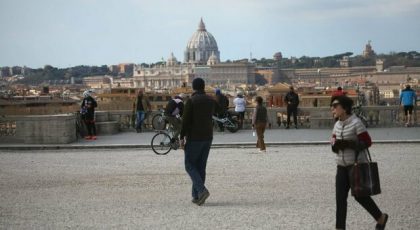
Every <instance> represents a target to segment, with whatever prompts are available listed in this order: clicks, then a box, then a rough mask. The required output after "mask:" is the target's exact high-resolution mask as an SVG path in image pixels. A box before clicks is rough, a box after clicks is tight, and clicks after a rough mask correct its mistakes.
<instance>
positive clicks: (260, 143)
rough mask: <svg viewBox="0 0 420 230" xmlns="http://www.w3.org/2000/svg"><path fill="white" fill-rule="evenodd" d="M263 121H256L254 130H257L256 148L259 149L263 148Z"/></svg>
mask: <svg viewBox="0 0 420 230" xmlns="http://www.w3.org/2000/svg"><path fill="white" fill-rule="evenodd" d="M265 126H266V124H265V123H257V124H256V130H257V148H260V150H265V143H264V131H265Z"/></svg>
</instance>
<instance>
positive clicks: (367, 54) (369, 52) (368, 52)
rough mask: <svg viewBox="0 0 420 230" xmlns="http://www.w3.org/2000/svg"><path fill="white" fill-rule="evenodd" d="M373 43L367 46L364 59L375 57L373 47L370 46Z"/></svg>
mask: <svg viewBox="0 0 420 230" xmlns="http://www.w3.org/2000/svg"><path fill="white" fill-rule="evenodd" d="M370 43H371V41H370V40H369V41H368V43H367V44H366V46H365V50H363V57H365V58H369V57H373V56H375V51H373V49H372V45H371V44H370Z"/></svg>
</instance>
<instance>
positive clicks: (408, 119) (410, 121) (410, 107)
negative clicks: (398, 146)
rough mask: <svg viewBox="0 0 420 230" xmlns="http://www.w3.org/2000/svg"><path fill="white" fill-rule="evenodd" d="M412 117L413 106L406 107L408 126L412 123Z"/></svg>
mask: <svg viewBox="0 0 420 230" xmlns="http://www.w3.org/2000/svg"><path fill="white" fill-rule="evenodd" d="M412 115H413V106H409V107H408V116H407V123H408V125H411V124H413V122H412V117H413V116H412Z"/></svg>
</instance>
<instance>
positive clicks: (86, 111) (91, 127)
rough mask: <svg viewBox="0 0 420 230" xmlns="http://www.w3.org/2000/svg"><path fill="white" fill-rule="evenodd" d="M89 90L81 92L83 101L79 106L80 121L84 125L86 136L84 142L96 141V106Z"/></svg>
mask: <svg viewBox="0 0 420 230" xmlns="http://www.w3.org/2000/svg"><path fill="white" fill-rule="evenodd" d="M91 93H92V91H91V90H86V91H85V92H83V101H82V104H81V106H80V107H81V109H80V113H81V114H82V120H83V122H84V123H85V125H86V129H87V132H88V135H87V136H85V139H86V140H96V126H95V108H96V107H97V106H98V104H97V103H96V100H95V99H94V98H93V97H92V95H91Z"/></svg>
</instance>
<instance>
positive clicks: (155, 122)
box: [152, 109, 168, 130]
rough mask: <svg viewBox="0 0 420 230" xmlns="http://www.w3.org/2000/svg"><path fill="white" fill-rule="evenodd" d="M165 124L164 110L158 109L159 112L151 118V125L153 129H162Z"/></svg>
mask: <svg viewBox="0 0 420 230" xmlns="http://www.w3.org/2000/svg"><path fill="white" fill-rule="evenodd" d="M167 124H168V121H167V120H166V115H165V110H163V109H160V110H159V113H158V114H156V115H154V116H153V118H152V127H153V129H154V130H164V129H165V128H166V125H167Z"/></svg>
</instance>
